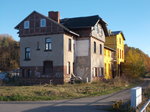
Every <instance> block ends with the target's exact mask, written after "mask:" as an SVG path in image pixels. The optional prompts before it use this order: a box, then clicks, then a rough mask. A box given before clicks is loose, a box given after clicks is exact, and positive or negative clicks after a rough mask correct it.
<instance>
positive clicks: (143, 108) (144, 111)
mask: <svg viewBox="0 0 150 112" xmlns="http://www.w3.org/2000/svg"><path fill="white" fill-rule="evenodd" d="M149 104H150V99H149V100H148V101H147V102H146V103H145V105H144V106H143V107H142V109H141V110H140V112H146V108H147V106H148V105H149Z"/></svg>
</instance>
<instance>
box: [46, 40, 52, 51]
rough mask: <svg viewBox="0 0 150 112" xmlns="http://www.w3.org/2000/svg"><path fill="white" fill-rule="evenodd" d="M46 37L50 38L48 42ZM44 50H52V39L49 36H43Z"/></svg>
mask: <svg viewBox="0 0 150 112" xmlns="http://www.w3.org/2000/svg"><path fill="white" fill-rule="evenodd" d="M48 39H50V41H49V42H48V41H47V40H48ZM47 46H48V47H47ZM45 51H52V39H51V38H45Z"/></svg>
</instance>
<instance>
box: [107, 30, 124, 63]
mask: <svg viewBox="0 0 150 112" xmlns="http://www.w3.org/2000/svg"><path fill="white" fill-rule="evenodd" d="M105 45H106V46H108V47H110V48H113V49H114V50H116V54H115V59H116V61H117V64H120V63H121V62H124V38H123V36H122V34H121V33H119V34H118V35H116V36H109V37H106V42H105Z"/></svg>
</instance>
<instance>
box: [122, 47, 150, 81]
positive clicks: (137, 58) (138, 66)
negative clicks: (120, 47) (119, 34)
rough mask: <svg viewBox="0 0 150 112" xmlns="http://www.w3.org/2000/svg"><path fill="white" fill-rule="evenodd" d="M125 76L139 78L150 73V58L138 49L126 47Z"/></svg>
mask: <svg viewBox="0 0 150 112" xmlns="http://www.w3.org/2000/svg"><path fill="white" fill-rule="evenodd" d="M123 69H124V74H125V75H126V76H127V77H129V78H138V77H142V76H144V75H145V74H146V73H148V72H150V57H149V56H148V55H147V54H145V53H144V52H143V51H141V50H140V49H138V48H134V47H129V46H127V45H125V63H124V66H123Z"/></svg>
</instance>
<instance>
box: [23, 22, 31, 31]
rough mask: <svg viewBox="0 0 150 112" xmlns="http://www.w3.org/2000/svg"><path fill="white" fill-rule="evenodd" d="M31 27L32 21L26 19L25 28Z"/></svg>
mask: <svg viewBox="0 0 150 112" xmlns="http://www.w3.org/2000/svg"><path fill="white" fill-rule="evenodd" d="M29 27H30V22H29V21H24V29H29Z"/></svg>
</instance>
